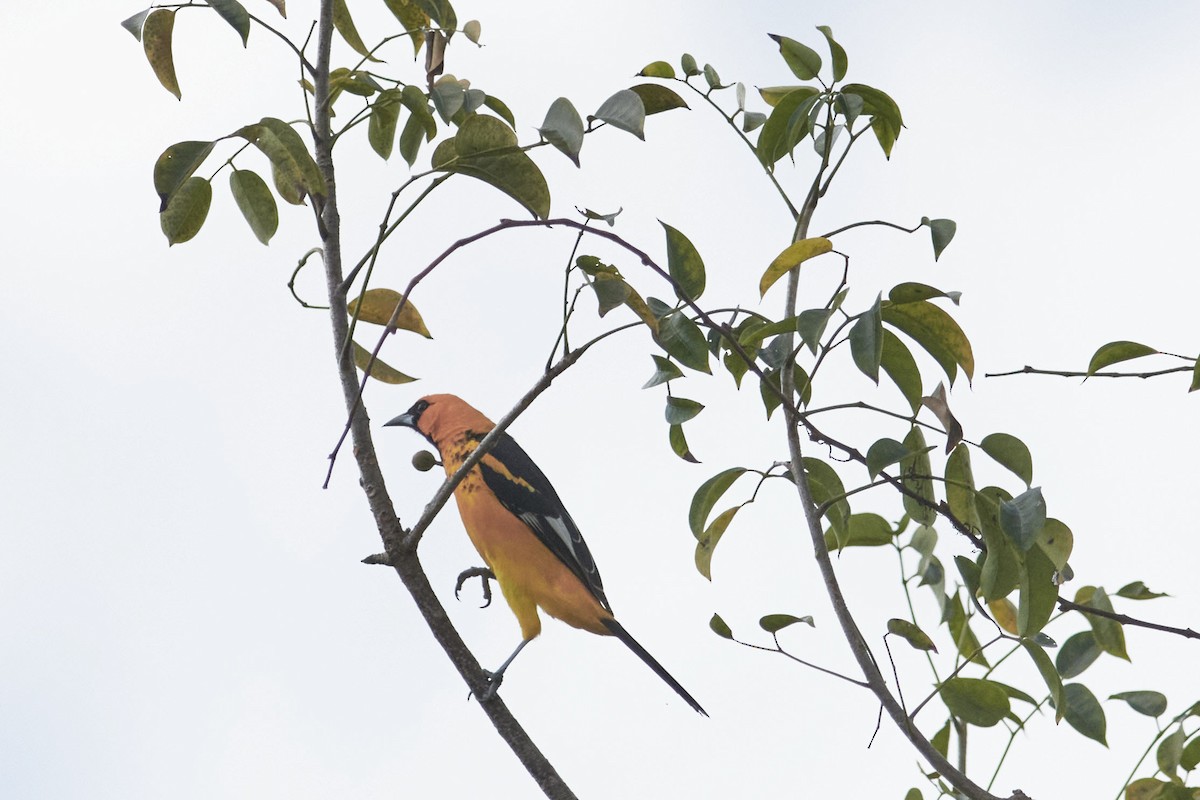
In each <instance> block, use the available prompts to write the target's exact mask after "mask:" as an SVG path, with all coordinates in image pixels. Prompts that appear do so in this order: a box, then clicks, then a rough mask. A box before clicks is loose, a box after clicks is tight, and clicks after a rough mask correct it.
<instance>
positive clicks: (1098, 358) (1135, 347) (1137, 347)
mask: <svg viewBox="0 0 1200 800" xmlns="http://www.w3.org/2000/svg"><path fill="white" fill-rule="evenodd" d="M1158 352H1159V351H1158V350H1155V349H1154V348H1153V347H1149V346H1148V345H1144V344H1138V343H1137V342H1109V343H1108V344H1106V345H1104V346H1103V347H1101V348H1100V349H1099V350H1097V351H1096V352H1095V353H1094V354H1093V355H1092V360H1091V361H1089V362H1088V368H1087V374H1088V377H1091V376H1092V375H1095V374H1096V373H1097V372H1099V371H1100V370H1102V369H1104V368H1105V367H1109V366H1112V365H1113V364H1118V363H1120V362H1122V361H1129V360H1131V359H1134V358H1141V357H1142V356H1150V355H1155V354H1157V353H1158Z"/></svg>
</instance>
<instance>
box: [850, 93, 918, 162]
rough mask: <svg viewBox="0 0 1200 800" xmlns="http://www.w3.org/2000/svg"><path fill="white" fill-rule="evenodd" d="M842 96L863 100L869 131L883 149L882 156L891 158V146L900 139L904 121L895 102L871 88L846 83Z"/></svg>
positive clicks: (885, 94)
mask: <svg viewBox="0 0 1200 800" xmlns="http://www.w3.org/2000/svg"><path fill="white" fill-rule="evenodd" d="M842 94H843V95H857V96H859V97H861V98H862V100H863V113H865V114H867V115H869V116H870V117H871V130H872V131H873V132H874V133H875V138H876V139H877V140H878V141H879V146H880V147H881V148H882V149H883V154H884V156H886V157H888V158H891V156H892V146H893V145H894V144H895V143H896V139H898V138H899V137H900V129H901V128H903V127H904V120H903V119H902V118H901V116H900V107H899V106H897V105H896V101H895V100H893V99H892V98H891V97H889V96H888V95H887V93H886V92H883V91H880V90H879V89H876V88H875V87H873V86H867V85H866V84H862V83H847V84H845V85H844V86H842Z"/></svg>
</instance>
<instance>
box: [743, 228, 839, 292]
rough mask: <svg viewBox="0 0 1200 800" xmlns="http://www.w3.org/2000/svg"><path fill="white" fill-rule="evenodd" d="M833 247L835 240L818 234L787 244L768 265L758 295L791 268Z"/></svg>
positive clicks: (760, 282) (760, 281)
mask: <svg viewBox="0 0 1200 800" xmlns="http://www.w3.org/2000/svg"><path fill="white" fill-rule="evenodd" d="M832 249H833V242H831V241H829V240H828V239H826V238H824V237H822V236H818V237H816V238H813V239H801V240H800V241H798V242H794V243H792V244H790V245H788V246H787V248H786V249H785V250H784V251H783V252H782V253H780V254H779V255H777V256H775V260H774V261H772V262H771V266H769V267H767V271H766V272H764V273H763V276H762V278H761V279H759V281H758V295H759V297H762V296H763V295H765V294H766V293H767V289H770V288H771V286H772V285H774V283H775V281H777V280H779V279H780V278H782V277H783V276H784V275H786V274H787V273H788V272H790V271H791V270H793V269H795V268H796V267H798V266H800V265H801V264H802V263H804V262H805V261H808V260H809V259H810V258H813V257H815V256H819V255H822V254H823V253H828V252H829V251H830V250H832Z"/></svg>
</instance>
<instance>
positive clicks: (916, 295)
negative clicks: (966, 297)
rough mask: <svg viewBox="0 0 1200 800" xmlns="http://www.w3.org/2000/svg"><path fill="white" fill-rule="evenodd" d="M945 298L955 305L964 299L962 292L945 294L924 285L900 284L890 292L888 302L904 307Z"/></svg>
mask: <svg viewBox="0 0 1200 800" xmlns="http://www.w3.org/2000/svg"><path fill="white" fill-rule="evenodd" d="M938 297H945V298H946V299H948V300H949V301H950V302H952V303H954V305H958V302H959V300H961V299H962V292H943V291H942V290H941V289H935V288H934V287H932V286H928V285H926V284H924V283H914V282H911V281H910V282H908V283H898V284H896V285H895V286H893V287H892V290H891V291H890V292H888V300H891V301H892V303H893V304H894V305H903V304H904V303H916V302H919V301H921V300H933V299H934V298H938Z"/></svg>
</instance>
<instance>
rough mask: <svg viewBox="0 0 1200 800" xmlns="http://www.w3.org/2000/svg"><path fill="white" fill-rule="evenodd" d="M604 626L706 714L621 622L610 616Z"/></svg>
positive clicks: (693, 705) (689, 703) (680, 694)
mask: <svg viewBox="0 0 1200 800" xmlns="http://www.w3.org/2000/svg"><path fill="white" fill-rule="evenodd" d="M604 627H606V628H608V629H609V630H610V631H612V635H613V636H616V637H617V638H618V639H620V640H621V641H622V642H624V643H625V646H626V647H628V648H629V649H630V650H632V651H633V652H634V653H636V654H637V657H638V658H640V659H641V660H642V661H645V662H646V666H648V667H650V669H652V670H654V674H656V675H658V677H660V678H662V679H663V680H664V681H666V683H667V685H668V686H670V687H671V688H672V689H674V690H675V691H676V693H678V695H679V696H680V697H682V698H683V699H684V700H686V701H687V703H688V705H689V706H691V707H692V708H694V709H696V710H697V711H698V712H700V713H701V714H703V715H704V716H706V717H707V716H708V712H707V711H705V710H704V709H703V708H701V706H700V704H699V703H697V702H696V698H694V697H692V696H691V695H690V694H688V691H687V689H684V688H683V687H682V686H680V685H679V681H677V680H675V678H673V677H672V676H671V673H669V672H667V670H666V669H665V668H664V667H663V665H662V664H660V663H658V661H657V660H655V658H654V656H652V655H650V654H649V653H648V652H646V648H644V647H642V646H641V645H640V644H638V642H637V639H634V638H633V637H632V636H630V635H629V631H627V630H625V628H624V627H623V626H622V625H621V623H619V622H617V621H616V620H615V619H612V618H611V617H610V618H609V619H606V620H604Z"/></svg>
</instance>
